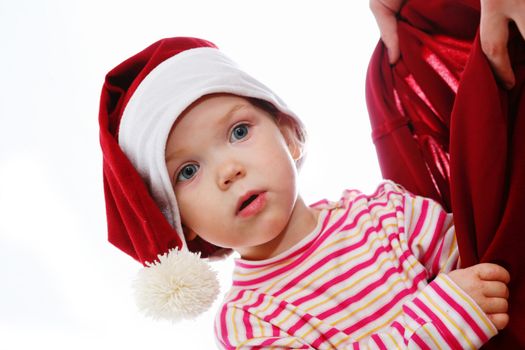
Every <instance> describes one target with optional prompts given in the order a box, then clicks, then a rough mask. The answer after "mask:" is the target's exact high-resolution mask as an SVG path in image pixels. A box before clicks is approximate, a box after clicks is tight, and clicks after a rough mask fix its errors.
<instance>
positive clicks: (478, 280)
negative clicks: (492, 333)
mask: <svg viewBox="0 0 525 350" xmlns="http://www.w3.org/2000/svg"><path fill="white" fill-rule="evenodd" d="M448 277H449V278H450V279H451V280H452V281H454V283H456V284H457V285H458V286H459V287H460V288H461V289H462V290H463V291H465V292H466V293H467V294H468V295H469V296H470V297H471V298H472V299H474V301H475V302H476V303H477V304H478V305H479V306H480V307H481V309H482V310H483V312H485V313H486V314H487V316H488V317H489V319H490V320H491V321H492V323H493V324H494V326H495V327H496V328H497V329H503V328H505V327H506V326H507V324H508V323H509V315H508V313H507V310H508V302H507V299H508V297H509V289H508V288H507V283H509V281H510V275H509V273H508V271H507V270H505V269H504V268H503V267H501V266H499V265H496V264H477V265H474V266H471V267H468V268H465V269H458V270H454V271H451V272H449V273H448Z"/></svg>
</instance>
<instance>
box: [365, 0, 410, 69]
mask: <svg viewBox="0 0 525 350" xmlns="http://www.w3.org/2000/svg"><path fill="white" fill-rule="evenodd" d="M404 2H405V0H370V3H369V5H370V10H371V11H372V13H373V15H374V17H375V18H376V22H377V26H378V27H379V31H380V33H381V40H383V43H384V44H385V46H386V48H387V50H388V61H389V62H390V64H394V63H396V62H397V60H398V59H399V38H398V36H397V18H396V15H397V13H398V12H399V10H400V9H401V6H402V5H403V3H404Z"/></svg>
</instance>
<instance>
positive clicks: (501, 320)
mask: <svg viewBox="0 0 525 350" xmlns="http://www.w3.org/2000/svg"><path fill="white" fill-rule="evenodd" d="M487 316H488V318H489V320H490V321H491V322H492V324H494V327H496V328H497V329H499V330H502V329H503V328H505V327H507V325H508V324H509V315H508V314H505V313H501V314H490V315H487Z"/></svg>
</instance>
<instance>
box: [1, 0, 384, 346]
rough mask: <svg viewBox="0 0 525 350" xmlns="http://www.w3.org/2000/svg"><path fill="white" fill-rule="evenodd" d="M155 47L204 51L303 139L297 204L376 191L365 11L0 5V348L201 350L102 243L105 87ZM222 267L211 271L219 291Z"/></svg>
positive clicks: (338, 4) (238, 5) (270, 2)
mask: <svg viewBox="0 0 525 350" xmlns="http://www.w3.org/2000/svg"><path fill="white" fill-rule="evenodd" d="M169 36H196V37H202V38H205V39H208V40H210V41H212V42H215V43H216V44H217V45H218V46H219V47H220V48H221V49H222V50H223V51H224V52H225V53H226V54H227V55H229V56H230V57H232V58H233V59H234V60H235V61H237V62H238V63H239V64H240V65H241V66H242V67H244V69H245V70H246V71H248V72H250V73H251V74H252V75H254V76H255V77H257V78H258V79H259V80H261V81H262V82H264V83H266V84H267V85H269V86H270V87H271V88H272V89H273V90H274V91H276V92H277V93H278V94H279V95H280V96H281V97H282V98H283V99H284V100H285V101H286V102H287V103H288V105H289V106H290V107H291V108H292V109H293V110H294V111H295V112H296V113H297V114H298V115H299V116H300V117H301V118H302V119H303V120H304V122H305V124H306V126H307V129H308V131H309V136H310V140H309V147H308V156H307V159H306V163H305V165H304V167H303V169H302V171H301V193H302V194H303V196H304V197H305V198H306V200H307V202H313V201H316V200H318V199H321V198H329V199H337V198H338V196H339V194H340V192H341V191H342V189H343V188H349V187H351V188H359V189H362V190H364V191H365V192H370V191H372V190H373V189H374V188H375V186H376V185H377V184H378V182H379V181H380V173H379V168H378V165H377V160H376V155H375V151H374V147H373V144H372V141H371V139H370V127H369V122H368V117H367V113H366V106H365V99H364V77H365V73H366V68H367V64H368V60H369V57H370V55H371V53H372V50H373V48H374V46H375V45H376V42H377V38H378V31H377V29H376V27H375V22H374V19H373V17H372V16H371V14H370V13H369V10H368V1H366V0H338V1H335V0H334V1H331V0H327V1H320V0H317V1H304V0H303V1H293V0H288V1H287V0H266V1H248V0H239V1H233V0H224V1H217V0H216V1H212V0H210V1H204V0H191V1H190V0H184V1H179V0H171V1H157V0H150V1H133V0H127V1H111V0H106V1H99V0H96V1H95V0H91V1H79V0H74V1H72V0H70V1H65V0H64V1H58V0H56V1H51V0H50V1H44V0H42V1H38V0H33V1H29V0H17V1H8V0H0V45H1V46H0V50H1V51H0V122H1V124H0V349H36V348H38V349H52V348H53V349H112V348H114V349H117V348H118V349H213V348H214V340H213V333H212V321H213V312H209V313H207V314H205V315H203V316H202V317H200V318H199V319H197V320H196V321H187V322H183V323H181V324H176V325H173V324H171V323H168V322H158V321H153V320H151V319H148V318H145V317H143V316H142V315H141V314H139V313H138V311H137V309H136V307H135V304H134V300H133V297H132V289H131V283H132V281H133V279H134V278H135V274H136V272H137V271H138V270H139V268H140V264H138V263H137V262H135V261H134V260H133V259H132V258H130V257H128V256H127V255H125V254H124V253H122V252H120V251H119V250H118V249H116V248H114V247H113V246H111V245H110V244H109V243H107V241H106V227H105V225H106V223H105V209H104V199H103V191H102V171H101V162H102V160H101V152H100V147H99V144H98V124H97V115H98V103H99V96H100V90H101V87H102V82H103V79H104V75H105V74H106V72H107V71H109V70H110V69H111V68H113V67H114V66H116V65H117V64H118V63H120V62H121V61H122V60H124V59H125V58H127V57H129V56H131V55H132V54H135V53H136V52H138V51H140V50H142V49H143V48H145V47H146V46H147V45H149V44H151V43H153V42H154V41H156V40H158V39H160V38H162V37H169ZM231 265H232V260H231V259H229V260H228V261H226V262H224V263H220V264H215V265H214V266H215V268H216V269H218V270H220V275H221V282H222V284H223V291H224V290H225V288H227V285H228V283H229V281H230V277H229V274H230V270H231Z"/></svg>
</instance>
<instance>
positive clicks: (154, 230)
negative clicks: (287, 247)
mask: <svg viewBox="0 0 525 350" xmlns="http://www.w3.org/2000/svg"><path fill="white" fill-rule="evenodd" d="M214 93H230V94H235V95H239V96H244V97H251V98H256V99H261V100H265V101H267V102H270V103H271V104H272V105H273V106H274V107H276V108H277V109H278V110H279V111H280V112H282V113H284V114H285V115H287V116H289V117H290V118H291V120H292V121H294V123H295V124H296V129H298V130H302V124H301V122H300V121H299V119H298V118H297V117H296V116H295V114H294V113H293V112H292V111H290V110H289V109H288V108H287V107H286V105H285V104H284V102H283V101H282V100H281V99H280V98H279V97H277V96H276V95H275V94H274V93H273V92H272V91H271V90H270V89H269V88H268V87H266V86H265V85H263V84H261V83H260V82H258V81H257V80H255V79H254V78H252V77H251V76H249V75H248V74H246V73H245V72H244V71H242V70H241V69H240V68H239V67H238V66H237V65H236V64H235V63H234V62H233V61H231V60H230V59H229V58H228V57H226V56H225V55H224V54H223V53H221V52H220V51H219V50H218V49H217V47H216V46H215V45H214V44H212V43H210V42H208V41H205V40H201V39H196V38H183V37H180V38H169V39H162V40H159V41H157V42H156V43H154V44H153V45H151V46H149V47H148V48H146V49H145V50H143V51H141V52H139V53H138V54H136V55H134V56H132V57H131V58H129V59H127V60H126V61H124V62H123V63H121V64H119V65H118V66H117V67H115V68H114V69H113V70H111V71H110V72H109V73H108V74H107V76H106V80H105V83H104V86H103V89H102V96H101V101H100V114H99V123H100V142H101V146H102V154H103V175H104V191H105V198H106V212H107V223H108V239H109V241H110V242H111V243H112V244H114V245H115V246H117V247H118V248H120V249H121V250H123V251H124V252H126V253H127V254H129V255H130V256H132V257H133V258H135V259H136V260H138V261H139V262H141V263H142V264H143V265H144V269H142V270H141V271H140V273H139V278H138V280H137V281H136V284H135V287H136V288H135V289H136V296H137V303H138V305H139V307H140V308H141V309H142V310H143V311H145V312H146V313H147V314H148V315H150V316H153V317H155V318H167V319H171V320H178V319H181V318H193V317H195V316H197V315H198V314H200V313H201V312H204V311H206V310H207V309H208V308H209V307H210V306H211V304H212V303H213V301H214V300H215V299H216V297H217V295H218V293H219V283H218V281H217V277H216V273H215V272H214V271H212V270H211V269H210V267H209V265H208V264H207V263H206V262H205V260H206V259H204V258H210V257H214V256H217V255H220V254H221V253H222V252H224V249H222V248H219V247H217V246H214V245H212V244H210V243H208V242H205V241H203V240H201V239H199V238H196V239H195V240H192V241H189V242H186V240H185V239H184V234H183V231H182V227H181V220H180V216H179V211H178V207H177V201H176V198H175V193H174V191H173V188H172V185H171V182H170V179H169V176H168V171H167V168H166V163H165V154H164V152H165V147H166V142H167V138H168V135H169V132H170V130H171V127H172V126H173V123H174V122H175V120H176V119H177V118H178V116H179V115H181V113H182V112H183V111H184V110H185V109H186V108H188V107H189V106H190V105H191V104H192V103H193V102H195V101H196V100H198V99H199V98H200V97H202V96H205V95H209V94H214Z"/></svg>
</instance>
